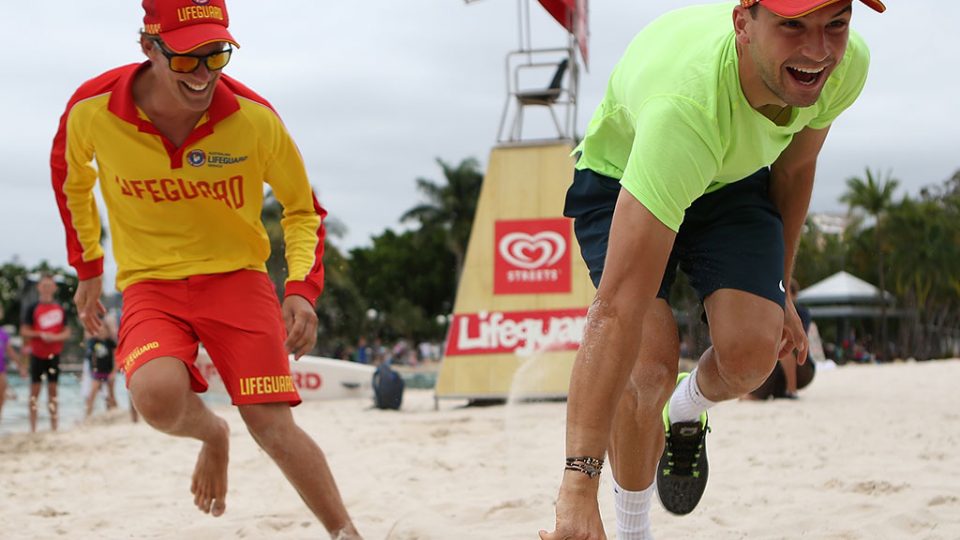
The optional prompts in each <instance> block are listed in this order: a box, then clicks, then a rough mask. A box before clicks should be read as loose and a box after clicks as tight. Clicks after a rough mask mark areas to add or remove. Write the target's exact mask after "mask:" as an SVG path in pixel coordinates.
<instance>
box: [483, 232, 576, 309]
mask: <svg viewBox="0 0 960 540" xmlns="http://www.w3.org/2000/svg"><path fill="white" fill-rule="evenodd" d="M494 227H495V231H494V246H493V250H494V263H493V272H494V280H493V293H494V294H540V293H568V292H570V288H571V278H570V229H571V221H570V220H569V219H566V218H554V219H524V220H502V221H497V222H496V223H495V224H494Z"/></svg>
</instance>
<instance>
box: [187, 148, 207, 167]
mask: <svg viewBox="0 0 960 540" xmlns="http://www.w3.org/2000/svg"><path fill="white" fill-rule="evenodd" d="M206 162H207V154H206V153H204V151H203V150H192V151H191V152H190V153H189V154H187V163H189V164H191V165H193V166H194V167H200V166H202V165H203V164H204V163H206Z"/></svg>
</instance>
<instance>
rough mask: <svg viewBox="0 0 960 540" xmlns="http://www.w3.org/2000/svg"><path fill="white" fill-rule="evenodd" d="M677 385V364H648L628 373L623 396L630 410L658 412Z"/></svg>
mask: <svg viewBox="0 0 960 540" xmlns="http://www.w3.org/2000/svg"><path fill="white" fill-rule="evenodd" d="M676 383H677V363H676V362H675V361H674V362H656V363H654V362H650V363H645V364H643V365H641V366H637V367H636V368H635V369H634V370H633V372H631V373H630V380H629V382H628V383H627V387H626V390H625V396H626V399H627V404H628V405H629V406H630V408H631V409H633V410H637V411H641V410H645V409H651V408H652V409H654V410H658V411H659V410H660V409H662V408H663V405H664V403H666V402H667V399H669V398H670V395H671V394H672V393H673V389H674V387H675V386H676Z"/></svg>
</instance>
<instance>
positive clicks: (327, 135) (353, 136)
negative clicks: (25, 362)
mask: <svg viewBox="0 0 960 540" xmlns="http://www.w3.org/2000/svg"><path fill="white" fill-rule="evenodd" d="M693 3H697V2H690V1H680V0H674V1H670V2H664V1H660V2H653V1H643V0H594V1H593V2H592V5H591V7H590V19H591V20H590V31H591V38H590V56H591V58H590V59H591V65H590V72H589V73H583V75H582V77H581V99H580V104H581V105H580V114H579V118H578V121H577V125H578V132H579V133H582V132H583V131H584V128H585V127H586V124H587V122H588V121H589V119H590V115H591V113H592V111H593V109H594V108H595V107H596V105H597V103H599V101H600V99H601V97H602V95H603V89H604V87H605V85H606V81H607V77H608V75H609V74H610V71H611V69H612V68H613V65H614V64H615V63H616V61H617V60H618V59H619V57H620V55H621V53H622V52H623V50H624V48H625V47H626V45H627V44H628V43H629V41H630V40H631V38H632V37H633V36H634V35H635V34H636V33H637V32H638V31H639V30H640V29H641V28H642V27H643V26H644V25H645V24H646V23H648V22H649V21H651V20H653V19H654V18H656V17H657V16H658V15H660V14H662V13H664V12H666V11H668V10H670V9H673V8H675V7H680V6H685V5H690V4H693ZM532 4H533V6H532V9H533V10H534V14H533V45H534V46H543V47H552V46H562V45H564V44H565V42H566V41H565V37H564V33H563V31H562V30H561V29H560V27H559V26H558V25H556V24H555V23H554V22H553V21H552V20H551V19H549V17H548V16H547V15H545V14H543V13H541V11H542V10H540V9H539V7H538V6H537V5H536V2H535V1H533V2H532ZM887 5H888V10H887V12H886V13H884V14H882V15H880V14H877V13H875V12H873V11H871V10H869V9H867V8H866V7H865V6H863V5H862V4H860V3H859V2H854V18H853V27H854V28H855V29H856V30H857V31H859V32H860V33H861V34H862V35H863V36H864V37H865V38H866V40H867V43H868V44H869V46H870V49H871V54H872V64H871V73H870V77H869V79H868V81H867V86H866V88H865V89H864V92H863V94H862V96H861V98H860V100H859V101H858V102H857V103H855V104H854V105H853V107H852V108H851V109H849V110H848V111H847V112H846V113H845V114H843V115H842V116H841V117H840V118H839V119H838V120H837V121H836V122H835V123H834V126H833V128H832V130H831V134H830V137H829V138H828V140H827V144H826V147H825V149H824V151H823V152H822V154H821V157H820V165H819V169H818V177H817V183H816V187H815V190H814V194H813V202H812V210H813V211H843V210H844V209H843V207H842V206H841V205H840V203H838V202H837V198H838V197H839V196H840V194H841V193H842V192H843V190H844V180H845V179H846V178H848V177H850V176H854V175H862V174H863V171H864V168H865V167H867V166H869V167H870V168H871V169H874V170H879V171H882V172H884V173H886V172H887V171H891V172H892V173H893V176H894V177H896V178H898V179H899V180H900V181H901V186H902V189H901V191H900V194H903V193H906V192H910V193H916V191H917V190H918V189H919V188H920V187H921V186H925V185H929V184H933V183H940V182H941V181H943V180H944V179H946V178H947V177H949V176H950V175H951V174H952V173H953V172H954V171H956V170H958V169H960V127H958V126H960V69H958V68H960V37H958V36H960V31H958V27H957V23H958V22H960V1H957V0H888V1H887ZM731 6H732V4H731ZM228 8H229V13H230V20H231V26H230V28H231V31H232V33H233V35H234V37H236V38H237V40H238V41H239V42H240V44H241V45H242V48H241V49H240V50H239V51H237V52H236V53H235V54H234V57H233V60H232V61H231V63H230V65H229V66H228V67H227V72H228V73H229V74H230V75H232V76H234V77H236V78H238V79H239V80H241V81H242V82H244V83H245V84H247V85H248V86H250V87H252V88H253V89H254V90H256V91H257V92H258V93H260V94H261V95H263V96H264V97H266V98H267V99H268V100H270V101H271V102H272V104H273V105H274V107H275V108H276V109H277V111H278V112H279V113H280V115H281V116H282V117H283V119H284V121H285V123H286V125H287V127H288V128H289V130H290V132H291V133H292V134H293V137H294V139H295V140H296V141H297V144H298V145H299V147H300V149H301V152H302V153H303V155H304V158H305V160H306V164H307V169H308V171H309V173H310V178H311V182H312V184H313V185H314V187H315V189H316V191H317V193H318V195H319V198H320V201H321V203H322V204H323V205H324V206H326V207H327V208H328V210H329V211H330V214H331V215H332V216H335V217H337V218H338V219H339V220H341V221H342V222H343V223H344V224H345V225H346V226H347V229H348V232H347V235H346V236H345V237H344V238H342V239H340V240H338V241H337V242H338V244H339V245H340V246H341V247H346V248H349V247H353V246H357V245H365V244H367V243H368V241H369V238H370V236H371V235H374V234H377V233H380V232H382V231H383V230H384V229H385V228H388V227H394V228H396V227H398V226H399V223H398V218H399V216H400V215H401V214H402V213H403V212H404V211H405V210H407V209H409V208H410V207H412V206H414V205H415V204H417V203H418V202H419V200H420V198H419V194H418V193H417V192H416V190H415V183H414V180H415V178H417V177H420V176H422V177H427V178H432V179H436V180H440V179H441V172H440V170H439V168H438V167H437V166H436V164H435V163H434V159H435V158H436V157H441V158H443V159H444V160H446V161H449V162H454V163H456V162H459V161H460V160H461V159H463V158H466V157H471V156H472V157H476V158H478V159H479V160H480V161H481V163H482V164H484V166H485V164H486V162H487V159H488V156H489V152H490V149H491V147H492V146H493V145H494V144H495V142H496V131H497V127H498V123H499V120H500V114H501V110H502V107H503V104H504V100H505V97H506V93H505V92H506V90H505V81H504V56H505V54H506V53H507V52H508V51H510V50H513V49H516V48H517V46H518V37H517V21H516V17H517V5H516V0H483V1H480V2H477V3H472V4H470V5H465V4H464V3H463V2H462V1H460V0H405V1H399V0H376V1H363V0H349V1H344V2H331V1H316V0H299V1H297V0H288V1H285V2H268V1H263V0H228ZM0 21H2V22H3V26H4V31H3V32H2V33H0V73H2V74H3V80H4V81H5V82H4V83H3V84H2V85H0V108H2V126H3V128H2V129H0V152H2V154H0V157H2V163H3V170H2V173H0V231H2V233H0V238H2V240H0V262H6V261H9V260H10V259H11V258H12V257H13V256H17V257H19V259H20V260H21V261H22V262H24V263H26V264H34V263H36V262H39V261H40V260H42V259H46V260H48V261H50V262H52V263H54V264H58V265H65V264H66V256H65V248H64V239H63V238H64V236H63V229H62V225H61V223H60V220H59V217H58V214H57V211H56V206H55V203H54V199H53V196H52V192H51V189H50V179H49V176H50V172H49V151H50V143H51V140H52V137H53V135H54V133H55V131H56V127H57V122H58V119H59V116H60V115H61V114H62V112H63V109H64V106H65V105H66V102H67V99H68V98H69V97H70V95H71V94H72V93H73V91H74V90H75V89H76V88H77V86H79V85H80V84H81V83H82V82H83V81H85V80H87V79H89V78H92V77H94V76H96V75H98V74H100V73H101V72H103V71H106V70H107V69H110V68H112V67H115V66H118V65H121V64H126V63H130V62H136V61H140V60H141V59H142V56H141V53H140V51H139V48H138V45H137V31H138V30H139V28H140V26H141V23H142V12H141V8H140V2H139V1H136V0H123V1H120V0H110V1H107V0H83V1H82V2H66V1H58V2H55V3H49V2H48V3H43V4H36V3H33V2H12V1H9V0H0ZM546 79H549V73H548V74H547V75H546V76H545V81H544V83H545V82H546ZM108 266H111V265H108ZM109 272H110V273H111V274H112V273H113V271H112V270H109Z"/></svg>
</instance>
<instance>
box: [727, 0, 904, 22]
mask: <svg viewBox="0 0 960 540" xmlns="http://www.w3.org/2000/svg"><path fill="white" fill-rule="evenodd" d="M839 1H840V0H740V5H741V6H743V7H745V8H747V7H750V6H752V5H754V4H760V5H761V6H763V7H765V8H767V9H769V10H770V11H772V12H774V13H776V14H777V15H779V16H781V17H785V18H787V19H796V18H797V17H803V16H804V15H807V14H809V13H813V12H814V11H816V10H818V9H820V8H822V7H825V6H829V5H830V4H836V3H837V2H839ZM860 1H861V2H863V3H864V4H866V5H868V6H870V7H871V8H872V9H874V10H875V11H878V12H880V13H883V12H884V10H886V9H887V7H886V6H884V5H883V2H881V1H880V0H860Z"/></svg>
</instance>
